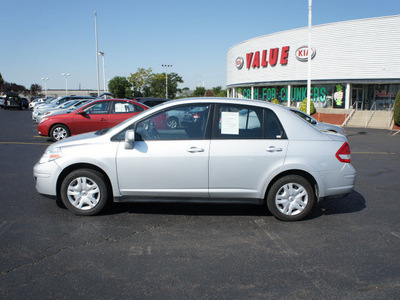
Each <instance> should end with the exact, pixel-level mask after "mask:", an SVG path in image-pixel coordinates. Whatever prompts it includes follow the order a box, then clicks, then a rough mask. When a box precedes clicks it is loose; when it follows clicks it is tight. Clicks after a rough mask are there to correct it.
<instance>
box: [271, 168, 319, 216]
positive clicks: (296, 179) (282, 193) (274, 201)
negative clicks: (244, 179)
mask: <svg viewBox="0 0 400 300" xmlns="http://www.w3.org/2000/svg"><path fill="white" fill-rule="evenodd" d="M314 202H315V195H314V191H313V188H312V186H311V184H310V183H309V181H308V180H307V179H305V178H304V177H302V176H299V175H288V176H285V177H282V178H280V179H279V180H277V181H276V182H275V183H274V184H273V185H272V186H271V189H270V190H269V192H268V195H267V206H268V209H269V210H270V212H271V213H272V214H273V215H274V216H275V218H277V219H279V220H282V221H298V220H300V219H303V218H304V217H305V216H306V215H307V214H308V213H309V212H310V210H311V209H312V207H313V206H314Z"/></svg>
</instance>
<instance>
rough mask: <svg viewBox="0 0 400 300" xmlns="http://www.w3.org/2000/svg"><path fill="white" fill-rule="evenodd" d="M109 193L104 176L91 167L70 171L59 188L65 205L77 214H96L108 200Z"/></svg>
mask: <svg viewBox="0 0 400 300" xmlns="http://www.w3.org/2000/svg"><path fill="white" fill-rule="evenodd" d="M110 193H111V192H110V191H109V189H108V187H107V181H106V179H105V176H104V175H103V174H102V173H100V172H98V171H95V170H91V169H78V170H75V171H72V172H71V173H69V174H68V175H67V176H66V177H65V178H64V180H63V182H62V183H61V188H60V196H61V200H62V202H63V203H64V205H65V207H66V208H67V209H68V210H70V211H72V212H73V213H74V214H76V215H79V216H92V215H95V214H98V213H99V212H100V211H101V210H103V209H104V207H105V206H106V205H107V203H108V202H109V197H110Z"/></svg>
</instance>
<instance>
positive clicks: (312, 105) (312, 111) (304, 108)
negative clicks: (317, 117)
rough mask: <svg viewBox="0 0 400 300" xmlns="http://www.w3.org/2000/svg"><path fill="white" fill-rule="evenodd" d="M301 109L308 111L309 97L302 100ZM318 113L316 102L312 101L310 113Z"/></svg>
mask: <svg viewBox="0 0 400 300" xmlns="http://www.w3.org/2000/svg"><path fill="white" fill-rule="evenodd" d="M300 110H301V111H302V112H304V113H307V98H306V99H304V100H303V102H301V105H300ZM315 113H316V110H315V107H314V102H312V101H311V103H310V115H313V114H315Z"/></svg>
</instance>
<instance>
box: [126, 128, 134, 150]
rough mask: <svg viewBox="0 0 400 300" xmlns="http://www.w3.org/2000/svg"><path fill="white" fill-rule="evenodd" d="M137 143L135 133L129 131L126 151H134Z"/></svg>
mask: <svg viewBox="0 0 400 300" xmlns="http://www.w3.org/2000/svg"><path fill="white" fill-rule="evenodd" d="M134 143H135V131H134V130H133V129H129V130H127V131H126V132H125V149H133V148H134Z"/></svg>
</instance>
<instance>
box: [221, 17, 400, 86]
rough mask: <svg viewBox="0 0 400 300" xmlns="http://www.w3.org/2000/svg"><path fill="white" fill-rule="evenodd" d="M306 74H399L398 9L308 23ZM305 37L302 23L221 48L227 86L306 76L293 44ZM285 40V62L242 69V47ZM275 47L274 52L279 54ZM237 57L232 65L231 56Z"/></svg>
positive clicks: (331, 77)
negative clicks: (224, 51) (388, 13)
mask: <svg viewBox="0 0 400 300" xmlns="http://www.w3.org/2000/svg"><path fill="white" fill-rule="evenodd" d="M312 35H313V37H312V41H313V42H312V47H313V48H315V49H316V56H315V58H314V59H313V60H312V80H347V81H348V80H369V79H371V82H373V80H376V79H382V80H384V79H399V80H400V15H396V16H390V17H380V18H372V19H362V20H353V21H346V22H339V23H332V24H326V25H319V26H314V27H313V29H312ZM307 42H308V31H307V28H300V29H294V30H289V31H284V32H279V33H275V34H270V35H266V36H262V37H257V38H254V39H251V40H248V41H244V42H242V43H240V44H238V45H236V46H234V47H232V48H231V49H229V50H228V52H227V86H228V87H229V86H231V85H242V84H243V85H246V84H247V85H251V84H254V83H261V82H265V83H277V82H296V81H304V80H306V79H307V62H301V61H299V60H297V59H296V55H295V52H296V50H297V49H298V48H299V47H301V46H304V45H307ZM284 46H289V47H290V50H289V56H288V63H287V65H281V64H280V63H279V60H280V56H279V58H278V63H277V64H276V65H275V66H270V65H268V66H267V67H261V66H260V67H259V68H254V69H253V68H252V67H250V69H247V67H246V53H249V52H255V51H260V52H262V51H263V50H268V52H269V50H270V49H271V48H280V49H281V48H282V47H284ZM280 54H281V52H280V53H279V55H280ZM238 57H243V59H244V61H245V62H244V66H243V68H242V69H241V70H238V69H237V68H236V66H235V60H236V59H237V58H238Z"/></svg>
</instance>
